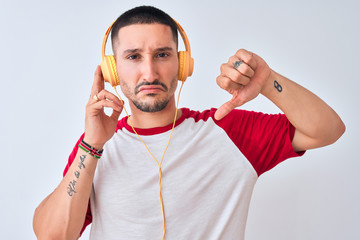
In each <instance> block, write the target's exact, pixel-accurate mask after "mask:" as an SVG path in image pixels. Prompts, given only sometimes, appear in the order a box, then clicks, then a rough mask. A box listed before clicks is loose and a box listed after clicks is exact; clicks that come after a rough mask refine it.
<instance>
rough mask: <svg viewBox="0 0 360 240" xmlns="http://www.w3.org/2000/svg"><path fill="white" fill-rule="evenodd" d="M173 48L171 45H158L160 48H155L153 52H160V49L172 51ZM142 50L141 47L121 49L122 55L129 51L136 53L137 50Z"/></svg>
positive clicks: (129, 52)
mask: <svg viewBox="0 0 360 240" xmlns="http://www.w3.org/2000/svg"><path fill="white" fill-rule="evenodd" d="M172 50H173V48H172V47H160V48H156V49H155V52H162V51H172ZM142 51H143V50H142V49H141V48H132V49H126V50H125V51H123V53H122V54H123V55H127V54H131V53H137V52H142Z"/></svg>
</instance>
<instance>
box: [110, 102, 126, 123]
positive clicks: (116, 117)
mask: <svg viewBox="0 0 360 240" xmlns="http://www.w3.org/2000/svg"><path fill="white" fill-rule="evenodd" d="M120 107H121V110H120V111H118V110H114V109H113V112H112V114H111V116H110V118H112V119H113V120H114V121H117V120H118V119H119V117H120V114H121V112H122V110H123V108H124V105H121V106H120Z"/></svg>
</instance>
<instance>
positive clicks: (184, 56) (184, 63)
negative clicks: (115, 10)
mask: <svg viewBox="0 0 360 240" xmlns="http://www.w3.org/2000/svg"><path fill="white" fill-rule="evenodd" d="M173 20H174V19H173ZM174 22H175V23H176V25H177V28H178V31H179V32H180V35H181V37H182V39H183V41H184V45H185V50H186V51H179V52H178V58H179V71H178V79H179V80H180V81H182V82H185V80H186V78H187V77H190V76H191V75H192V73H193V69H194V59H193V58H192V57H191V49H190V43H189V40H188V38H187V36H186V33H185V31H184V29H183V28H182V27H181V25H180V24H179V23H178V22H177V21H175V20H174ZM114 23H115V22H113V23H112V24H111V25H110V27H109V28H108V29H107V30H106V33H105V36H104V39H103V42H102V47H101V56H102V62H101V64H100V66H101V71H102V74H103V77H104V80H105V82H108V83H110V84H111V86H113V87H115V86H117V85H120V83H119V78H118V75H117V71H116V61H115V57H114V55H109V56H105V45H106V42H107V39H108V37H109V34H110V30H111V28H112V26H113V25H114Z"/></svg>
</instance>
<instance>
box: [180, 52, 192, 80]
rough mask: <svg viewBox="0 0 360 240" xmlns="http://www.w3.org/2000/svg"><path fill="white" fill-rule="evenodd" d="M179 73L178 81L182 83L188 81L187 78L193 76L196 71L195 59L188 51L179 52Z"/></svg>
mask: <svg viewBox="0 0 360 240" xmlns="http://www.w3.org/2000/svg"><path fill="white" fill-rule="evenodd" d="M178 58H179V71H178V79H179V80H180V81H182V82H184V81H185V80H186V78H187V77H189V76H191V75H192V73H193V69H194V59H193V58H192V57H191V56H190V54H189V52H187V51H179V52H178Z"/></svg>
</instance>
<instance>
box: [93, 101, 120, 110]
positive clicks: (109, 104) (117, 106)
mask: <svg viewBox="0 0 360 240" xmlns="http://www.w3.org/2000/svg"><path fill="white" fill-rule="evenodd" d="M89 107H90V109H93V110H103V109H104V108H111V109H112V110H113V111H117V112H121V111H122V109H123V105H122V103H120V104H117V103H115V102H111V101H108V100H100V101H98V102H96V103H94V104H92V105H90V106H89Z"/></svg>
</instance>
